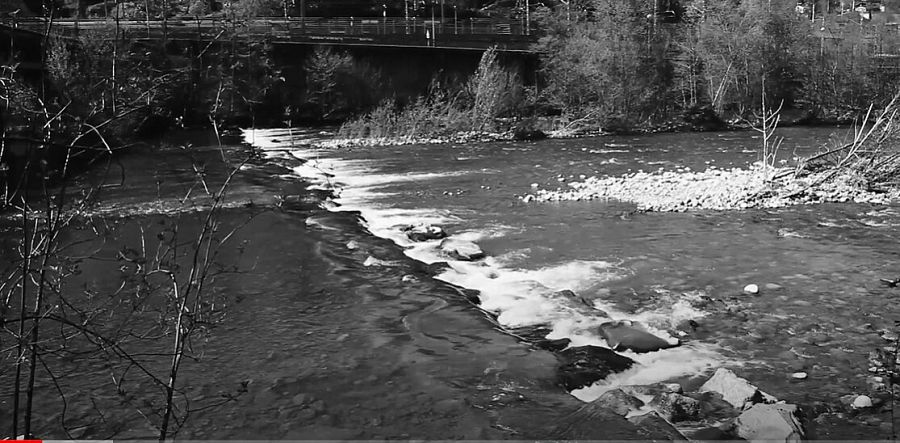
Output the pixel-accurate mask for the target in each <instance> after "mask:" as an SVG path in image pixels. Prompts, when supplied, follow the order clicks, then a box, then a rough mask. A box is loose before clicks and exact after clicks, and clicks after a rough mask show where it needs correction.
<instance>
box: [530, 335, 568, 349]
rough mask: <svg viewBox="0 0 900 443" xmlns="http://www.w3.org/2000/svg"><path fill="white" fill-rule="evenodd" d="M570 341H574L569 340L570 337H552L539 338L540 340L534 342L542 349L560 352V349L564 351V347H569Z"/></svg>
mask: <svg viewBox="0 0 900 443" xmlns="http://www.w3.org/2000/svg"><path fill="white" fill-rule="evenodd" d="M569 343H572V340H569V339H568V338H559V339H556V340H550V339H544V340H538V341H536V342H534V345H535V346H537V347H539V348H541V349H544V350H547V351H550V352H559V351H562V350H563V349H566V348H568V347H569Z"/></svg>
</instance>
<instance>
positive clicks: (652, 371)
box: [572, 343, 723, 402]
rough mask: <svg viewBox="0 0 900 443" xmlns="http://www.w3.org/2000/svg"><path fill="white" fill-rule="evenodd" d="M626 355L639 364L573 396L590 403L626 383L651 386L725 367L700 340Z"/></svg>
mask: <svg viewBox="0 0 900 443" xmlns="http://www.w3.org/2000/svg"><path fill="white" fill-rule="evenodd" d="M623 354H624V355H626V356H628V357H630V358H631V359H633V360H635V361H636V362H637V363H638V364H636V365H634V366H633V367H632V368H631V369H629V370H627V371H624V372H620V373H618V374H611V375H610V376H608V377H606V379H604V380H601V381H598V382H597V383H594V384H593V385H591V386H588V387H585V388H581V389H576V390H574V391H572V395H574V396H575V397H576V398H578V399H580V400H582V401H586V402H590V401H593V400H595V399H596V398H597V397H599V396H601V395H602V394H603V393H604V392H606V391H610V390H613V389H616V388H619V387H622V386H629V385H649V384H654V383H658V382H662V381H667V380H673V379H676V378H681V377H686V376H694V375H699V374H702V373H704V372H708V371H709V370H711V369H712V368H715V367H718V366H721V365H722V363H723V358H722V356H721V354H719V352H717V350H716V349H715V347H713V346H711V345H703V344H699V343H693V344H691V346H680V347H677V348H670V349H664V350H661V351H657V352H649V353H646V354H635V353H633V352H624V353H623Z"/></svg>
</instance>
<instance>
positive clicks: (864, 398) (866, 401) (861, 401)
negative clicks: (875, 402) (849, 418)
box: [850, 395, 872, 409]
mask: <svg viewBox="0 0 900 443" xmlns="http://www.w3.org/2000/svg"><path fill="white" fill-rule="evenodd" d="M850 407H851V408H853V409H865V408H871V407H872V398H871V397H869V396H868V395H858V396H856V398H854V399H853V403H850Z"/></svg>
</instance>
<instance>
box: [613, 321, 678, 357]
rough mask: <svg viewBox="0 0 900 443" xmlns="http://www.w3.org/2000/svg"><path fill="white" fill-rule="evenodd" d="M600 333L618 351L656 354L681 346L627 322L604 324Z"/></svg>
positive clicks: (639, 325) (638, 325) (636, 324)
mask: <svg viewBox="0 0 900 443" xmlns="http://www.w3.org/2000/svg"><path fill="white" fill-rule="evenodd" d="M599 332H600V336H601V337H603V339H604V340H606V343H608V344H609V347H610V348H612V349H614V350H616V351H622V350H628V351H634V352H638V353H642V352H654V351H658V350H660V349H667V348H672V347H675V346H678V345H679V343H678V342H677V341H676V342H675V343H674V344H673V343H670V342H668V341H666V340H663V339H662V338H660V337H657V336H655V335H653V334H651V333H649V332H647V330H645V329H644V327H643V326H642V325H641V324H640V323H635V322H631V321H627V320H623V321H613V322H606V323H603V324H601V325H600V331H599Z"/></svg>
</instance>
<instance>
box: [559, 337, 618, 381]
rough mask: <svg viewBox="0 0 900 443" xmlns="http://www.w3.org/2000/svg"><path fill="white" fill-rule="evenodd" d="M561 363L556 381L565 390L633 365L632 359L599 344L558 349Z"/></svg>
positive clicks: (601, 378) (600, 378)
mask: <svg viewBox="0 0 900 443" xmlns="http://www.w3.org/2000/svg"><path fill="white" fill-rule="evenodd" d="M557 355H558V356H559V359H560V360H561V364H560V366H559V368H558V369H557V381H558V383H559V385H560V386H562V387H564V388H565V389H566V390H567V391H572V390H575V389H580V388H583V387H585V386H590V385H592V384H594V382H596V381H598V380H603V379H604V378H606V377H607V376H608V375H609V374H612V373H616V372H622V371H624V370H626V369H629V368H631V366H632V365H634V363H635V362H634V360H632V359H630V358H628V357H626V356H624V355H619V354H617V353H615V352H614V351H612V350H610V349H606V348H603V347H600V346H579V347H575V348H568V349H564V350H562V351H560V352H559V353H558V354H557Z"/></svg>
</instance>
